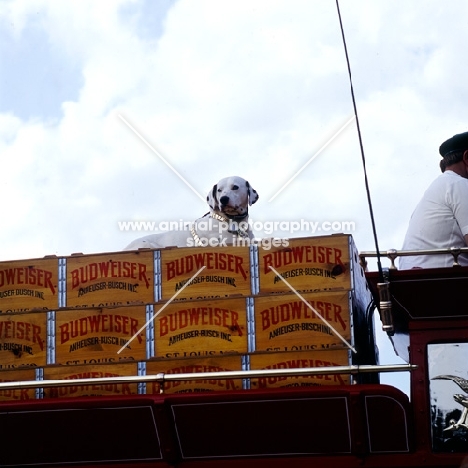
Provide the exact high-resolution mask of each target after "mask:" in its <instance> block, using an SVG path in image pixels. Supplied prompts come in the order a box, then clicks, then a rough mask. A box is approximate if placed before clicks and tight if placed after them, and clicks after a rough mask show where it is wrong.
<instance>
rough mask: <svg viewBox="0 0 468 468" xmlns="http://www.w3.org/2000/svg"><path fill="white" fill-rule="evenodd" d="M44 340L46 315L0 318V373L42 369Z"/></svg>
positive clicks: (30, 314)
mask: <svg viewBox="0 0 468 468" xmlns="http://www.w3.org/2000/svg"><path fill="white" fill-rule="evenodd" d="M47 337H48V335H47V313H46V312H30V313H19V314H3V315H0V370H6V369H15V368H18V367H41V366H44V365H45V364H46V361H47Z"/></svg>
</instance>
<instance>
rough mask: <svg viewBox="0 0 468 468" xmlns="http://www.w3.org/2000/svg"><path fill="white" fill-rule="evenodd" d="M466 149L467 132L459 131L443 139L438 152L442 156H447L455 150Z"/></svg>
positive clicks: (467, 146) (467, 147) (467, 145)
mask: <svg viewBox="0 0 468 468" xmlns="http://www.w3.org/2000/svg"><path fill="white" fill-rule="evenodd" d="M465 150H468V132H465V133H459V134H458V135H454V136H453V137H452V138H449V139H448V140H447V141H444V142H443V143H442V144H441V145H440V148H439V153H440V155H441V156H442V157H444V156H447V155H448V154H450V153H453V152H455V151H465Z"/></svg>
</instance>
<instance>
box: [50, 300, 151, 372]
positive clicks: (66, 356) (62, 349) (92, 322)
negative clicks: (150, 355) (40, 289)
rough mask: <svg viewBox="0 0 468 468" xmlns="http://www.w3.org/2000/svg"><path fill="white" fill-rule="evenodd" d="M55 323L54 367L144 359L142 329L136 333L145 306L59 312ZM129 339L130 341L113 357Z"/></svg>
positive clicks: (142, 324) (144, 337)
mask: <svg viewBox="0 0 468 468" xmlns="http://www.w3.org/2000/svg"><path fill="white" fill-rule="evenodd" d="M55 322H56V323H55V330H56V333H55V349H56V351H55V363H56V364H65V365H71V364H97V363H106V362H109V363H111V362H118V361H122V360H135V361H136V360H141V359H145V358H146V330H145V329H143V330H142V331H141V332H139V331H140V329H141V328H142V327H144V325H145V324H146V307H145V306H126V307H114V308H111V307H107V308H106V307H104V308H96V309H79V310H60V311H58V312H57V313H56V318H55ZM138 332H139V333H138ZM137 333H138V334H137ZM135 335H137V336H136V338H135V339H133V340H132V338H133V337H134V336H135ZM130 340H132V342H131V343H130V344H129V345H128V346H127V347H125V348H124V349H123V350H122V351H121V352H120V353H119V354H117V353H118V351H120V350H121V348H122V347H123V346H125V345H126V344H127V343H128V342H129V341H130Z"/></svg>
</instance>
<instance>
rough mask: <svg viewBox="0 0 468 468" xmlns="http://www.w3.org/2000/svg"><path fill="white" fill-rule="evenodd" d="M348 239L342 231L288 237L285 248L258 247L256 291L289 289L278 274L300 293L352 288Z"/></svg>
mask: <svg viewBox="0 0 468 468" xmlns="http://www.w3.org/2000/svg"><path fill="white" fill-rule="evenodd" d="M351 242H352V238H351V236H349V235H344V234H343V235H332V236H323V237H304V238H296V239H289V245H288V246H287V247H271V248H270V249H265V248H263V247H261V246H260V247H259V249H258V255H259V276H260V278H259V282H260V294H264V293H266V294H272V293H283V292H291V289H290V288H289V286H288V285H287V284H285V283H284V281H282V279H281V278H280V276H281V277H282V278H284V279H285V280H286V281H287V282H288V283H289V284H290V285H291V286H292V287H293V289H294V290H296V291H298V292H301V293H304V292H320V291H335V290H343V289H344V290H347V289H350V288H352V281H351V271H350V270H351V264H350V263H351V259H350V256H351ZM270 267H271V268H273V269H274V270H276V272H277V273H278V274H276V273H275V272H274V271H273V270H272V269H271V268H270ZM279 275H280V276H279Z"/></svg>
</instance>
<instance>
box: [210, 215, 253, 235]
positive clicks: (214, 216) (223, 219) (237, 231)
mask: <svg viewBox="0 0 468 468" xmlns="http://www.w3.org/2000/svg"><path fill="white" fill-rule="evenodd" d="M211 217H212V218H214V219H217V220H218V221H222V222H223V223H229V219H228V218H225V217H223V216H221V215H219V214H217V213H211ZM244 217H245V216H244ZM244 217H243V218H244ZM228 232H230V233H231V234H237V235H238V236H239V237H249V235H248V234H247V231H246V230H245V229H242V228H241V227H238V228H237V229H236V230H235V231H230V230H229V229H228Z"/></svg>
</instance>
